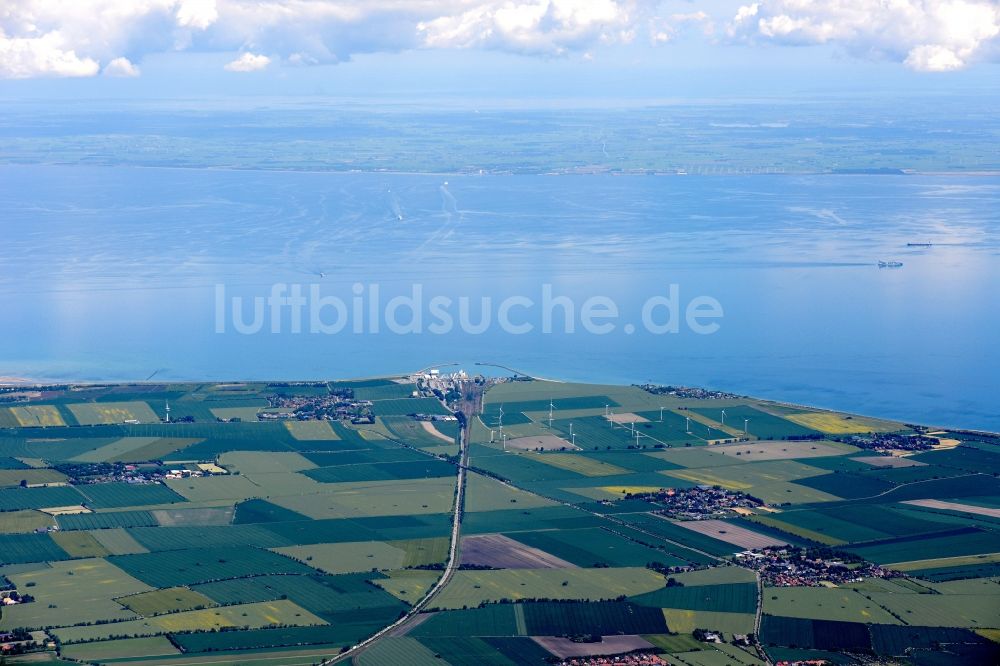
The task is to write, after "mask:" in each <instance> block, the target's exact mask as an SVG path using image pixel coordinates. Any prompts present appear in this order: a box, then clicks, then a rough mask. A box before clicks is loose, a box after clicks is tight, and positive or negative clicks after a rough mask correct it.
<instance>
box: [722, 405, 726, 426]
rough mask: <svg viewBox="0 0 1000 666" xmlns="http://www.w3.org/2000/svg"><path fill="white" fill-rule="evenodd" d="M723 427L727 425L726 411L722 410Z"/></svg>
mask: <svg viewBox="0 0 1000 666" xmlns="http://www.w3.org/2000/svg"><path fill="white" fill-rule="evenodd" d="M722 425H726V410H724V409H723V410H722Z"/></svg>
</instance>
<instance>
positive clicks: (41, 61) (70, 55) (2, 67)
mask: <svg viewBox="0 0 1000 666" xmlns="http://www.w3.org/2000/svg"><path fill="white" fill-rule="evenodd" d="M99 70H100V65H99V64H98V63H97V61H96V60H93V59H92V58H86V57H84V58H81V57H80V56H78V55H77V54H76V51H74V50H73V49H72V48H67V45H66V40H65V39H64V38H63V36H62V35H60V34H59V32H57V31H53V32H48V33H44V34H41V35H38V36H37V37H34V38H30V39H27V38H22V37H7V36H5V35H4V33H3V32H2V31H0V76H4V77H6V78H11V79H27V78H31V77H35V76H94V75H95V74H97V72H98V71H99Z"/></svg>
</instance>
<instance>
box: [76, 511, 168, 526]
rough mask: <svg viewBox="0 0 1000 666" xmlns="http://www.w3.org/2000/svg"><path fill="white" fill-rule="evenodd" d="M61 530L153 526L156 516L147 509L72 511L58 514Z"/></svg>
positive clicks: (155, 523)
mask: <svg viewBox="0 0 1000 666" xmlns="http://www.w3.org/2000/svg"><path fill="white" fill-rule="evenodd" d="M58 521H59V529H61V530H105V529H113V528H116V527H153V526H155V525H157V524H158V523H157V522H156V518H155V517H154V516H153V514H152V513H150V512H149V511H109V512H106V513H73V514H67V515H64V516H59V518H58Z"/></svg>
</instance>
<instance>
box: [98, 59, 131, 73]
mask: <svg viewBox="0 0 1000 666" xmlns="http://www.w3.org/2000/svg"><path fill="white" fill-rule="evenodd" d="M101 74H103V75H104V76H119V77H135V76H139V68H138V67H136V66H135V65H134V64H133V63H132V61H131V60H129V59H128V58H123V57H118V58H115V59H114V60H112V61H111V62H109V63H108V64H107V65H105V66H104V69H102V70H101Z"/></svg>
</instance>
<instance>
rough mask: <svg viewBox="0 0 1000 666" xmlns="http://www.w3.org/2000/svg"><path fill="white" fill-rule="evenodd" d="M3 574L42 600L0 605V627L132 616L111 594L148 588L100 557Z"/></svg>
mask: <svg viewBox="0 0 1000 666" xmlns="http://www.w3.org/2000/svg"><path fill="white" fill-rule="evenodd" d="M7 577H8V578H10V579H11V581H13V582H14V584H15V585H17V586H18V588H24V589H30V590H31V594H32V595H34V596H35V598H36V599H40V600H45V602H44V603H40V602H35V603H31V604H22V605H20V606H10V607H6V608H4V611H3V618H2V620H0V629H10V628H12V627H32V626H34V627H37V626H62V625H69V624H75V623H77V622H96V621H99V620H120V619H128V618H132V617H135V615H134V613H132V612H130V611H128V610H126V609H124V608H122V607H121V606H120V605H119V604H117V603H116V602H115V601H114V597H118V596H121V595H123V594H130V593H139V592H148V591H150V590H151V588H150V587H149V586H148V585H146V584H144V583H142V582H141V581H139V580H137V579H135V578H132V577H131V576H129V575H128V574H126V573H125V572H124V571H122V570H121V569H118V568H117V567H115V566H113V565H111V564H109V563H108V562H106V561H105V560H101V559H90V560H73V561H71V562H55V563H53V564H52V565H51V568H49V567H46V568H43V569H38V570H35V571H28V572H24V573H17V574H8V575H7Z"/></svg>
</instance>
